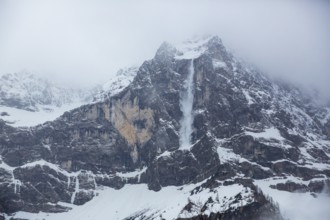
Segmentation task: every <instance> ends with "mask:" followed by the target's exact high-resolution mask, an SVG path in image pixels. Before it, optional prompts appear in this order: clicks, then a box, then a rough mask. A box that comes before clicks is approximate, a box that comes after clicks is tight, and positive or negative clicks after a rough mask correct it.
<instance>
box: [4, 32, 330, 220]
mask: <svg viewBox="0 0 330 220" xmlns="http://www.w3.org/2000/svg"><path fill="white" fill-rule="evenodd" d="M136 70H137V71H136V72H135V70H134V71H128V72H130V73H132V74H129V75H130V76H132V78H131V79H132V81H131V82H130V83H129V84H128V85H127V86H126V87H125V86H123V87H120V86H118V87H117V86H116V87H113V88H114V89H113V90H111V92H110V94H111V95H101V97H106V98H104V99H102V98H101V100H99V101H98V102H95V103H91V104H87V105H84V106H81V107H79V108H76V109H74V110H72V111H69V112H66V113H65V114H63V115H62V116H61V117H59V118H58V119H56V120H55V121H52V122H47V123H45V124H43V125H39V126H35V127H31V128H28V129H27V128H13V127H11V126H8V125H7V124H6V123H4V122H0V154H1V158H0V174H1V175H0V212H3V213H6V214H5V215H4V217H8V218H9V217H14V218H18V219H22V218H23V219H24V218H25V219H63V220H66V219H82V220H85V219H86V220H87V219H127V220H128V219H141V220H142V219H192V220H195V219H196V220H197V219H212V220H213V219H225V220H229V219H234V220H246V219H252V220H263V219H270V220H283V219H290V220H309V219H318V220H327V219H328V217H329V211H328V207H327V205H326V204H329V201H330V199H329V195H330V192H329V190H328V189H329V188H328V187H329V186H330V180H329V179H330V120H329V119H330V118H329V117H328V114H329V108H327V107H324V106H318V105H317V104H316V103H315V102H314V100H313V98H311V97H309V96H307V95H306V94H304V93H303V92H301V91H300V90H299V89H298V88H295V87H294V86H292V85H289V84H284V83H280V82H277V81H273V80H271V79H269V78H268V77H267V76H266V75H264V74H263V73H261V72H260V71H258V70H257V69H255V68H253V67H251V66H248V65H246V64H244V63H242V62H241V61H239V60H237V59H236V58H235V57H234V56H233V55H232V54H230V53H229V52H228V51H227V50H226V48H225V47H224V45H223V43H222V41H221V39H220V38H219V37H216V36H215V37H208V38H203V39H194V40H190V41H187V42H184V43H183V44H181V45H179V46H173V45H171V44H170V43H163V44H162V45H161V46H160V48H159V49H158V50H157V52H156V54H155V57H154V58H153V59H151V60H148V61H145V62H144V63H143V64H142V65H141V66H140V67H139V68H138V69H136ZM124 72H125V71H124ZM133 75H135V77H134V76H133ZM124 78H125V77H124ZM114 81H116V80H114ZM119 81H120V80H119ZM127 81H130V80H127ZM114 85H115V84H114ZM107 88H109V87H107ZM111 88H112V87H111ZM118 89H119V90H120V91H118ZM113 91H116V92H113ZM117 91H118V92H117ZM105 94H107V93H105Z"/></svg>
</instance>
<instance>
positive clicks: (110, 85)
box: [93, 66, 138, 101]
mask: <svg viewBox="0 0 330 220" xmlns="http://www.w3.org/2000/svg"><path fill="white" fill-rule="evenodd" d="M137 71H138V67H137V66H133V67H127V68H123V69H120V70H119V71H118V72H117V74H116V75H115V76H114V77H112V78H111V79H110V80H109V81H107V82H106V83H104V84H103V85H102V87H101V89H99V91H98V93H97V94H96V95H95V96H94V99H93V100H94V101H103V100H105V99H108V98H110V97H111V96H113V95H116V94H118V93H119V92H121V91H122V90H124V89H125V88H126V87H127V86H128V85H129V84H130V83H131V82H132V81H133V79H134V77H135V76H136V73H137Z"/></svg>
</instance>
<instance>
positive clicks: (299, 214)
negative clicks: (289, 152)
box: [255, 177, 330, 220]
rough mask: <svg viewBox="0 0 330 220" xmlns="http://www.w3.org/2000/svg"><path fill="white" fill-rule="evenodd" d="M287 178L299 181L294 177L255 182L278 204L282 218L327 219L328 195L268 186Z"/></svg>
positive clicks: (297, 219)
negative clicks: (282, 189)
mask: <svg viewBox="0 0 330 220" xmlns="http://www.w3.org/2000/svg"><path fill="white" fill-rule="evenodd" d="M288 180H291V181H294V182H301V181H300V180H298V178H296V177H289V178H287V179H277V180H274V179H266V180H256V181H255V183H256V185H257V186H258V187H260V189H261V190H262V191H263V192H264V194H265V195H269V196H270V197H271V198H272V199H273V200H274V201H275V202H277V203H278V204H279V207H280V211H281V213H282V215H283V217H284V219H289V220H313V219H315V220H329V218H330V209H329V204H330V197H329V196H328V195H325V194H318V195H317V197H316V198H315V197H313V196H312V195H311V194H310V193H290V192H286V191H280V190H276V189H272V188H270V187H269V186H270V185H275V184H277V183H281V182H286V181H288Z"/></svg>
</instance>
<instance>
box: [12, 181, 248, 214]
mask: <svg viewBox="0 0 330 220" xmlns="http://www.w3.org/2000/svg"><path fill="white" fill-rule="evenodd" d="M198 185H200V184H191V185H185V186H181V187H175V186H169V187H164V188H163V189H162V190H160V191H159V192H155V191H151V190H148V187H147V185H146V184H139V185H129V184H127V185H125V186H124V187H123V188H122V189H120V190H115V189H112V188H99V189H98V190H97V191H96V192H97V194H98V196H96V197H95V198H94V199H93V200H92V201H90V202H88V203H86V204H85V205H82V206H75V205H71V204H65V203H61V205H66V206H69V207H72V210H71V211H69V212H67V213H57V214H56V213H55V214H54V213H37V214H33V213H26V212H18V213H16V214H15V218H24V219H31V220H37V219H47V220H55V219H61V220H72V219H79V220H95V219H97V220H107V219H112V220H121V219H125V218H127V217H136V218H138V216H140V215H142V214H143V215H144V216H150V217H153V219H159V220H161V219H168V220H170V219H177V218H178V217H189V215H191V213H190V214H188V213H185V212H182V209H183V208H184V206H185V205H186V204H187V203H188V199H189V200H190V201H193V202H195V203H197V204H198V203H200V204H202V203H204V202H205V201H207V199H208V198H210V197H212V196H213V195H216V196H217V197H218V199H220V200H222V199H224V198H234V197H235V196H236V195H237V194H239V193H241V192H242V191H244V190H245V189H244V187H243V186H242V185H238V184H235V185H231V186H226V187H221V188H220V189H219V190H218V191H216V192H217V193H214V192H211V191H209V190H208V189H207V190H203V191H202V192H200V193H198V194H195V195H191V191H192V190H193V189H194V188H195V187H197V186H198ZM248 193H249V191H246V194H247V195H248ZM247 199H248V197H247ZM245 204H246V203H245ZM245 204H243V203H242V204H236V206H237V207H239V206H241V205H245ZM228 206H230V204H229V203H228ZM200 208H201V207H200ZM222 208H223V209H224V207H222ZM216 209H218V210H219V209H221V207H220V205H219V207H215V208H214V210H216ZM195 214H196V213H195ZM197 214H199V213H197Z"/></svg>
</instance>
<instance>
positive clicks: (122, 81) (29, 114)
mask: <svg viewBox="0 0 330 220" xmlns="http://www.w3.org/2000/svg"><path fill="white" fill-rule="evenodd" d="M136 72H137V67H130V68H124V69H121V70H119V71H118V72H117V74H116V75H115V76H114V77H112V78H111V79H110V80H109V81H107V82H106V83H104V84H103V85H102V86H98V85H96V86H93V87H91V88H84V89H72V88H66V87H61V86H58V85H56V84H54V83H51V82H49V81H48V80H45V79H42V78H40V77H37V76H35V75H33V74H32V73H29V72H19V73H13V74H5V75H2V76H1V78H0V95H1V96H0V119H3V120H5V121H7V123H9V124H11V125H12V126H15V127H22V126H35V125H38V124H42V123H44V122H46V121H53V120H55V119H56V118H58V117H59V116H61V115H62V114H63V113H64V112H66V111H69V110H72V109H74V108H77V107H80V106H82V105H84V104H88V103H92V102H99V101H103V100H105V99H107V98H109V97H110V96H112V95H115V94H117V93H119V92H120V91H121V90H123V89H124V88H125V87H126V86H127V85H128V84H129V83H130V82H131V81H132V80H133V78H134V77H135V75H136Z"/></svg>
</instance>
